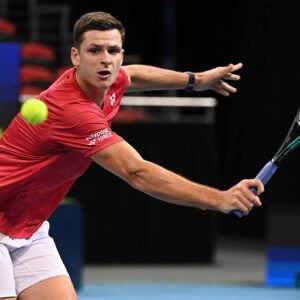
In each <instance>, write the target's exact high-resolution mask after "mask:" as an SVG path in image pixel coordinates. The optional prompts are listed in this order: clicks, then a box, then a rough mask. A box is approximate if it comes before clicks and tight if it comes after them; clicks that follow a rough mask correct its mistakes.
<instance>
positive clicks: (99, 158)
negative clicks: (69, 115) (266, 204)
mask: <svg viewBox="0 0 300 300" xmlns="http://www.w3.org/2000/svg"><path fill="white" fill-rule="evenodd" d="M91 158H92V159H93V160H94V161H95V162H96V163H97V164H99V165H100V166H102V167H104V168H105V169H107V170H108V171H110V172H112V173H113V174H115V175H117V176H118V177H120V178H122V179H123V180H125V181H126V182H128V183H129V184H130V185H131V186H132V187H133V188H135V189H138V190H140V191H142V192H144V193H146V194H149V195H151V196H152V197H155V198H157V199H160V200H163V201H166V202H169V203H173V204H178V205H184V206H191V207H196V208H200V209H204V210H205V209H210V210H217V211H221V212H223V213H230V212H231V211H233V210H241V211H242V212H243V213H244V214H247V213H248V212H249V209H250V208H251V207H252V206H253V204H254V205H256V206H260V205H261V202H260V200H259V198H258V197H257V196H255V195H254V194H253V193H252V192H251V191H250V190H249V188H250V187H252V186H256V187H257V190H258V193H259V194H260V193H261V192H263V189H264V187H263V184H262V183H261V182H260V181H259V180H257V179H247V180H242V181H241V182H239V183H238V184H237V185H235V186H233V187H232V188H231V189H229V190H227V191H220V190H218V189H215V188H211V187H208V186H205V185H202V184H199V183H195V182H193V181H190V180H188V179H186V178H184V177H182V176H180V175H178V174H176V173H174V172H171V171H169V170H167V169H165V168H163V167H161V166H159V165H157V164H154V163H152V162H149V161H146V160H144V159H143V158H142V157H141V156H140V155H139V153H138V152H137V151H136V150H135V149H134V148H133V147H132V146H130V145H129V144H128V143H127V142H125V141H123V142H119V143H116V144H114V145H112V146H109V147H107V148H105V149H104V150H101V151H99V152H97V153H96V154H93V155H92V156H91Z"/></svg>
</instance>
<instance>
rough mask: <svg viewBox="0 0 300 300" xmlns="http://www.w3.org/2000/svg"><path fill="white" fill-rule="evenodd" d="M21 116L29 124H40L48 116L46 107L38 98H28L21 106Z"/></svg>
mask: <svg viewBox="0 0 300 300" xmlns="http://www.w3.org/2000/svg"><path fill="white" fill-rule="evenodd" d="M21 116H22V117H23V118H24V119H25V120H26V121H27V122H28V123H30V124H41V123H43V122H44V121H45V120H46V119H47V117H48V107H47V105H46V104H45V103H44V102H43V101H41V100H39V99H28V100H27V101H26V102H25V103H23V105H22V107H21Z"/></svg>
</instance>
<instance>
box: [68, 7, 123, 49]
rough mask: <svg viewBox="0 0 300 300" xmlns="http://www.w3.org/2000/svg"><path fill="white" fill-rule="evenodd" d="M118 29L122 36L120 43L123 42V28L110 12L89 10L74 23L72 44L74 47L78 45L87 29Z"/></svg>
mask: <svg viewBox="0 0 300 300" xmlns="http://www.w3.org/2000/svg"><path fill="white" fill-rule="evenodd" d="M112 29H117V30H119V32H120V34H121V38H122V43H124V39H125V28H124V26H123V24H122V23H121V22H120V21H119V20H117V19H116V18H115V17H113V16H112V15H111V14H109V13H106V12H102V11H95V12H89V13H86V14H84V15H82V16H81V17H80V18H79V19H78V20H77V21H76V23H75V25H74V29H73V45H74V47H76V48H78V49H79V47H80V45H81V43H82V41H83V34H84V33H85V32H86V31H89V30H101V31H106V30H112Z"/></svg>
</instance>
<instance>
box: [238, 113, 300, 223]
mask: <svg viewBox="0 0 300 300" xmlns="http://www.w3.org/2000/svg"><path fill="white" fill-rule="evenodd" d="M299 128H300V109H299V110H298V113H297V115H296V117H295V119H294V121H293V124H292V126H291V128H290V130H289V131H288V134H287V135H286V137H285V139H284V141H283V143H282V144H281V146H280V148H279V149H278V151H277V152H276V154H275V156H274V157H273V158H272V159H271V160H270V161H269V162H268V163H267V164H266V165H265V166H264V167H263V168H262V169H261V170H260V172H259V173H258V174H257V175H256V177H255V178H258V179H260V180H261V182H262V183H263V184H264V185H265V184H266V183H267V182H268V181H269V180H270V178H271V177H272V176H273V175H274V173H275V172H276V170H277V168H278V166H279V165H280V164H281V162H282V161H283V160H284V159H285V158H286V157H287V156H288V155H289V154H290V153H291V152H292V151H293V150H295V149H296V148H297V147H298V146H299V145H300V135H299ZM250 190H251V191H252V192H253V193H254V194H255V195H256V194H257V189H256V187H252V188H250ZM233 213H234V214H235V215H236V216H238V217H239V218H241V217H242V216H244V213H243V212H242V211H240V210H234V211H233Z"/></svg>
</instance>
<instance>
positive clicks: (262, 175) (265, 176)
mask: <svg viewBox="0 0 300 300" xmlns="http://www.w3.org/2000/svg"><path fill="white" fill-rule="evenodd" d="M277 168H278V166H277V165H276V164H274V163H273V162H272V161H269V162H268V163H267V164H266V165H265V166H264V167H263V168H262V169H261V170H260V172H259V173H258V174H257V175H256V177H255V178H257V179H260V181H261V182H262V183H263V184H264V185H265V184H266V183H267V182H268V181H269V180H270V178H271V177H272V176H273V174H274V173H275V172H276V170H277ZM250 191H251V192H252V193H253V194H255V195H256V194H257V188H256V187H251V188H250ZM251 209H252V208H251ZM251 209H250V210H251ZM233 213H234V214H235V215H236V216H238V217H239V218H241V217H243V216H244V213H243V212H242V211H240V210H234V211H233Z"/></svg>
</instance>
